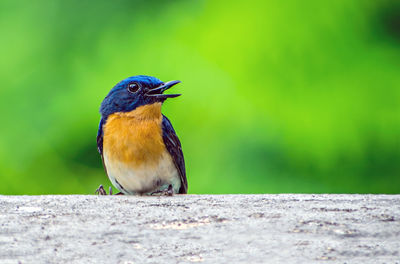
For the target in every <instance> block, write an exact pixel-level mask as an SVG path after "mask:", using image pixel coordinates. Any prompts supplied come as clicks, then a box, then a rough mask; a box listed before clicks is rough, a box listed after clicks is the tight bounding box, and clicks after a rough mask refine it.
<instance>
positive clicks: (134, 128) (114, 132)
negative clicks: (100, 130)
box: [103, 103, 165, 168]
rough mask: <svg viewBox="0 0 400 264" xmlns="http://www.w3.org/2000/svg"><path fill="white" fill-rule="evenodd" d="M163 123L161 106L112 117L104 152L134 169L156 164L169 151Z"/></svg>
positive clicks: (109, 118) (109, 122)
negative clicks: (164, 140)
mask: <svg viewBox="0 0 400 264" xmlns="http://www.w3.org/2000/svg"><path fill="white" fill-rule="evenodd" d="M161 122H162V115H161V103H155V104H151V105H144V106H140V107H138V108H136V109H135V110H133V111H131V112H127V113H114V114H112V115H110V116H109V117H108V118H107V122H106V124H105V126H104V143H103V148H104V152H106V153H107V155H108V157H109V159H110V160H116V161H119V162H123V163H125V164H127V165H128V166H131V167H132V168H136V167H138V166H141V165H143V163H145V164H147V165H151V164H154V165H155V164H156V163H157V162H158V160H159V159H160V157H161V155H162V153H163V152H164V151H165V145H164V142H163V139H162V129H161Z"/></svg>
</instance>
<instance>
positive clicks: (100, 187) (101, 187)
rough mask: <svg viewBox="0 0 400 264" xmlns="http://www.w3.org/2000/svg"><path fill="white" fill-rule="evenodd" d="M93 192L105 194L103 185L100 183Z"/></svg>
mask: <svg viewBox="0 0 400 264" xmlns="http://www.w3.org/2000/svg"><path fill="white" fill-rule="evenodd" d="M94 193H95V194H98V195H107V192H106V190H104V187H103V185H101V184H100V186H99V188H97V189H96V191H95V192H94Z"/></svg>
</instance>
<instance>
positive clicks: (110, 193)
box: [94, 184, 124, 195]
mask: <svg viewBox="0 0 400 264" xmlns="http://www.w3.org/2000/svg"><path fill="white" fill-rule="evenodd" d="M94 193H95V194H98V195H107V192H106V190H105V189H104V187H103V185H102V184H100V186H99V188H97V189H96V191H95V192H94ZM108 193H109V195H113V191H112V188H111V186H110V187H109V189H108ZM114 195H124V193H122V192H119V193H116V194H114Z"/></svg>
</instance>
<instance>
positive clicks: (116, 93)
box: [100, 75, 180, 118]
mask: <svg viewBox="0 0 400 264" xmlns="http://www.w3.org/2000/svg"><path fill="white" fill-rule="evenodd" d="M178 83H180V81H170V82H166V83H164V82H162V81H160V80H159V79H157V78H155V77H151V76H145V75H137V76H132V77H129V78H126V79H124V80H122V81H120V82H119V83H117V84H116V85H115V86H114V87H113V88H112V89H111V91H110V92H109V93H108V95H107V96H106V98H104V100H103V102H102V103H101V106H100V113H101V115H102V116H103V117H104V118H106V117H107V116H109V115H111V114H113V113H116V112H130V111H132V110H134V109H136V108H137V107H139V106H142V105H147V104H153V103H157V102H161V103H163V102H164V101H165V100H166V99H167V98H173V97H177V96H180V94H163V92H164V91H165V90H167V89H169V88H171V87H172V86H174V85H175V84H178Z"/></svg>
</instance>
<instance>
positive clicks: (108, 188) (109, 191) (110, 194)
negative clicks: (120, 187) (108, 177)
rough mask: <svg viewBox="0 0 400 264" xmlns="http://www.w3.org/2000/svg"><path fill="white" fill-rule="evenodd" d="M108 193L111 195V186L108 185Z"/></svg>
mask: <svg viewBox="0 0 400 264" xmlns="http://www.w3.org/2000/svg"><path fill="white" fill-rule="evenodd" d="M108 190H109V193H110V195H112V188H111V186H110V188H108Z"/></svg>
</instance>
